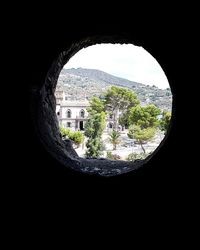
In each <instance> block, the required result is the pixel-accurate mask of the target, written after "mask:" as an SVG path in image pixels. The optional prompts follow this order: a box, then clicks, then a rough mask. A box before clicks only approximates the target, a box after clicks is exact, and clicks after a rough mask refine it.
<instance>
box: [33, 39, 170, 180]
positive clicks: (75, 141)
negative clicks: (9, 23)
mask: <svg viewBox="0 0 200 250" xmlns="http://www.w3.org/2000/svg"><path fill="white" fill-rule="evenodd" d="M120 44H121V45H120ZM91 45H94V46H91ZM99 45H104V47H105V46H106V45H107V46H111V45H112V46H125V47H126V46H134V45H133V42H132V41H130V40H129V39H124V38H121V37H120V38H119V37H115V38H113V37H92V38H86V39H83V40H81V41H79V42H77V43H74V44H72V45H71V47H70V48H68V49H67V50H66V51H64V52H62V53H61V54H60V55H59V56H58V58H57V60H55V61H54V63H53V65H52V67H51V69H50V70H49V72H48V74H47V77H46V80H45V83H44V85H43V87H42V88H41V89H40V90H39V91H35V92H34V103H35V104H36V106H35V109H34V112H35V120H34V121H35V125H36V129H37V132H38V135H39V138H40V140H41V142H42V143H43V145H44V146H45V148H46V149H47V150H48V152H49V153H51V154H52V155H53V156H54V157H55V158H56V159H57V160H58V161H59V162H60V163H61V164H63V165H64V166H66V167H69V168H72V169H74V170H77V171H79V172H82V173H87V174H96V175H101V176H115V175H119V174H123V173H127V172H130V171H133V170H136V169H138V168H139V167H141V166H142V165H144V164H145V163H146V162H148V161H149V160H150V159H151V157H152V156H153V155H154V154H155V153H157V151H158V150H159V149H160V147H161V146H162V145H163V143H164V141H165V138H166V135H168V133H169V125H171V123H170V121H171V119H170V118H171V116H170V112H169V111H171V106H170V104H171V105H172V94H171V90H170V88H169V86H168V87H167V88H165V89H162V90H161V89H160V88H158V87H156V86H155V85H154V84H153V86H151V85H150V84H151V83H152V82H149V84H147V85H146V83H145V84H142V83H141V82H138V81H137V82H136V81H133V80H132V79H130V80H129V79H127V78H128V77H124V76H123V79H122V76H121V77H120V75H117V76H116V75H115V76H114V75H110V74H109V76H110V81H111V79H112V81H111V83H109V80H108V79H107V78H106V77H108V75H106V74H107V73H110V72H106V73H105V72H104V71H102V70H101V71H95V70H96V68H95V67H93V68H92V69H91V68H90V69H85V68H82V66H83V67H84V65H80V66H81V68H71V65H72V66H73V64H70V61H69V60H70V58H72V57H73V56H74V55H75V54H76V53H77V52H78V51H81V49H82V48H86V49H85V50H87V49H89V48H91V47H93V48H94V47H95V46H99ZM134 48H136V47H134ZM137 48H139V47H137ZM140 49H142V48H141V47H140ZM76 55H78V53H77V54H76ZM93 56H94V55H93ZM140 56H141V55H140ZM74 58H75V56H74ZM72 59H73V58H72ZM96 59H97V60H100V58H96ZM140 59H141V58H140ZM115 60H116V58H115ZM68 61H69V63H67V62H68ZM93 63H94V64H95V62H94V61H93ZM105 64H106V62H105ZM65 65H66V66H65ZM158 65H159V64H158ZM64 66H65V67H64ZM94 68H95V70H94ZM98 70H100V68H98ZM122 72H123V70H122ZM91 75H92V76H93V77H91V78H90V76H91ZM94 75H96V78H95V79H94ZM141 75H142V74H141ZM119 77H120V78H119ZM125 78H126V79H125ZM86 79H87V80H88V81H86ZM133 82H134V83H133ZM106 85H107V86H106ZM77 86H79V87H77ZM83 86H84V87H83ZM91 86H92V88H91ZM95 87H96V89H95ZM84 88H85V90H84ZM97 89H98V90H99V92H98V91H97ZM102 89H104V90H105V91H103V92H102V91H101V90H102ZM81 90H82V91H81ZM97 92H98V93H97ZM122 92H123V93H122ZM153 93H154V94H153ZM95 94H96V97H95V98H96V99H95V98H94V96H95ZM113 95H117V97H116V98H119V96H121V98H122V99H123V98H124V96H125V99H123V100H121V99H118V101H117V99H116V100H114V101H113V99H115V97H113ZM130 96H131V98H130ZM82 99H84V100H82ZM130 99H131V100H132V102H131V101H130ZM138 100H139V102H138ZM159 100H160V102H159ZM166 100H168V102H167V104H166V103H165V102H166ZM112 101H113V102H112ZM86 102H87V104H88V105H83V103H86ZM99 102H100V103H99ZM95 103H98V105H97V106H95ZM102 103H103V108H102V107H101V105H102ZM169 103H170V104H169ZM92 104H94V105H92ZM118 104H119V106H117V105H118ZM162 105H163V107H164V106H166V105H167V106H168V107H167V109H168V110H167V109H166V108H162ZM116 106H117V109H116ZM99 108H100V109H101V110H100V109H99ZM77 112H78V113H77ZM116 113H117V114H116ZM99 124H100V125H99ZM97 127H98V128H97ZM91 129H93V132H91ZM95 129H96V130H95ZM161 131H164V132H161ZM106 133H107V137H106V138H105V134H106ZM94 134H95V135H98V136H96V137H95V136H94ZM164 134H165V136H164ZM122 135H123V136H122ZM103 136H104V139H106V142H107V145H108V144H109V143H108V141H109V142H110V144H111V145H112V146H113V148H112V149H111V148H109V149H106V147H105V143H104V147H102V138H103ZM155 136H157V139H158V137H159V138H160V140H157V142H156V143H155ZM116 137H117V138H116ZM122 137H123V140H122ZM83 138H85V139H86V140H85V139H83ZM113 138H114V139H113ZM113 140H114V141H113ZM153 140H154V142H153ZM119 141H120V143H119ZM121 141H123V142H122V143H121ZM149 141H151V144H152V143H154V146H153V149H154V150H153V152H152V151H151V150H149V145H150V144H149ZM116 142H117V143H116ZM118 144H121V145H118ZM155 144H156V145H155ZM109 146H110V145H109ZM118 146H120V148H122V149H123V150H122V151H124V152H125V151H130V152H129V153H128V154H124V155H123V154H122V155H120V154H119V152H118V151H116V150H117V148H116V147H118ZM151 146H152V145H151ZM136 148H137V151H138V149H139V148H140V150H139V151H140V152H139V153H136ZM151 149H152V147H151ZM95 150H96V151H95ZM100 151H101V152H100ZM102 152H103V154H102ZM117 152H118V153H117ZM124 152H123V153H124ZM123 156H124V157H123Z"/></svg>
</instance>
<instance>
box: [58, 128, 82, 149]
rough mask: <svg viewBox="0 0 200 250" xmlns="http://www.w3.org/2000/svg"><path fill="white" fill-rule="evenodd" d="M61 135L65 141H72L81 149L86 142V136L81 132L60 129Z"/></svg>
mask: <svg viewBox="0 0 200 250" xmlns="http://www.w3.org/2000/svg"><path fill="white" fill-rule="evenodd" d="M60 133H61V136H62V138H63V139H70V140H72V142H73V144H74V145H75V146H76V147H79V146H80V144H81V143H83V141H84V134H83V133H81V131H72V130H71V129H66V128H63V127H60Z"/></svg>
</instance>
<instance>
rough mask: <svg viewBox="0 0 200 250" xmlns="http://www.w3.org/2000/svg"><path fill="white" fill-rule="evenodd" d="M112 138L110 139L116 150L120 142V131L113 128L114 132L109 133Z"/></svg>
mask: <svg viewBox="0 0 200 250" xmlns="http://www.w3.org/2000/svg"><path fill="white" fill-rule="evenodd" d="M109 136H110V138H109V141H110V142H111V143H112V145H113V150H116V148H117V144H119V143H120V141H121V140H120V133H119V132H118V131H116V130H112V132H111V133H110V134H109Z"/></svg>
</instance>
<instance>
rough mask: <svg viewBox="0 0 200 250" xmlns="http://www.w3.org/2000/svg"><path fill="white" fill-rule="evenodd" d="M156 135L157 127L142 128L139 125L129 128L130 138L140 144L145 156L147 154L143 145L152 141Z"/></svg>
mask: <svg viewBox="0 0 200 250" xmlns="http://www.w3.org/2000/svg"><path fill="white" fill-rule="evenodd" d="M155 134H156V128H155V127H148V128H141V127H140V126H138V125H132V126H130V127H129V132H128V137H129V138H131V139H135V140H136V141H138V142H139V144H140V146H141V148H142V150H143V152H144V154H145V153H146V151H145V148H144V147H143V144H144V143H145V142H148V141H149V140H151V139H152V138H153V137H154V136H155Z"/></svg>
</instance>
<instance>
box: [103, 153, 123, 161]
mask: <svg viewBox="0 0 200 250" xmlns="http://www.w3.org/2000/svg"><path fill="white" fill-rule="evenodd" d="M106 158H108V159H110V160H120V159H121V157H120V156H119V155H117V154H112V152H110V151H108V152H107V154H106Z"/></svg>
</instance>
